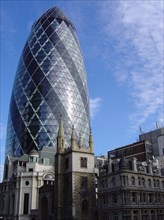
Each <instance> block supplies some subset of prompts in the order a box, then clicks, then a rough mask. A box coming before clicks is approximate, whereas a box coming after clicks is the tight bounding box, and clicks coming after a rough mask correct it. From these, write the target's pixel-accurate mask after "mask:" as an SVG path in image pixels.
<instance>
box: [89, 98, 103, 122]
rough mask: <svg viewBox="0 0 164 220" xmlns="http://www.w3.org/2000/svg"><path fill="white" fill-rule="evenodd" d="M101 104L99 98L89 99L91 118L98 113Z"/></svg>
mask: <svg viewBox="0 0 164 220" xmlns="http://www.w3.org/2000/svg"><path fill="white" fill-rule="evenodd" d="M101 102H102V99H101V98H100V97H97V98H94V99H91V98H90V111H91V117H92V118H94V117H95V115H96V114H97V112H98V111H99V109H100V106H101Z"/></svg>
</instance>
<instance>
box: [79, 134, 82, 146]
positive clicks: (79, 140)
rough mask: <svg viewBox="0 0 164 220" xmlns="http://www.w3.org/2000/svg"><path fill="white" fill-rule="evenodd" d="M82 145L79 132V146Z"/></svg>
mask: <svg viewBox="0 0 164 220" xmlns="http://www.w3.org/2000/svg"><path fill="white" fill-rule="evenodd" d="M81 147H82V140H81V133H79V148H81Z"/></svg>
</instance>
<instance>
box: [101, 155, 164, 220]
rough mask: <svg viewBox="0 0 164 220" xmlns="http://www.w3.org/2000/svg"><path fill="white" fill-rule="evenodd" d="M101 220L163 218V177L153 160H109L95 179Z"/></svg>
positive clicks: (152, 219)
mask: <svg viewBox="0 0 164 220" xmlns="http://www.w3.org/2000/svg"><path fill="white" fill-rule="evenodd" d="M98 215H99V219H101V220H162V219H164V176H162V175H161V167H160V166H159V165H158V163H157V161H152V160H149V161H145V162H141V161H137V159H136V158H132V159H125V158H123V157H122V158H119V159H109V161H108V169H102V170H100V176H99V177H98Z"/></svg>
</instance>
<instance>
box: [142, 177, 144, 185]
mask: <svg viewBox="0 0 164 220" xmlns="http://www.w3.org/2000/svg"><path fill="white" fill-rule="evenodd" d="M142 186H145V179H144V178H142Z"/></svg>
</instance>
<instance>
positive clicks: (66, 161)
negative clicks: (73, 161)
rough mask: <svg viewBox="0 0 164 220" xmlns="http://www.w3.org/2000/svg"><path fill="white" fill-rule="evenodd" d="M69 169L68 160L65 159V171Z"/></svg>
mask: <svg viewBox="0 0 164 220" xmlns="http://www.w3.org/2000/svg"><path fill="white" fill-rule="evenodd" d="M68 168H69V158H66V159H65V169H66V170H67V169H68Z"/></svg>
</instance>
